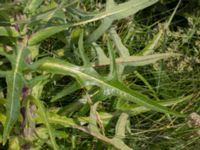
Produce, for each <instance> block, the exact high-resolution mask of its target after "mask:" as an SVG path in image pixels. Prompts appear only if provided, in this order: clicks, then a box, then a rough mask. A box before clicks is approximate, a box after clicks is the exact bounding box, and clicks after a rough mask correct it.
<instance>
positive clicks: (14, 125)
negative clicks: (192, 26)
mask: <svg viewBox="0 0 200 150" xmlns="http://www.w3.org/2000/svg"><path fill="white" fill-rule="evenodd" d="M157 1H158V0H139V1H138V0H129V1H127V2H123V3H120V4H117V3H116V2H115V1H114V0H107V1H106V3H105V4H102V5H103V6H105V9H103V10H101V11H99V12H86V11H85V10H84V9H81V5H82V6H84V3H82V2H80V1H70V0H67V1H55V0H50V1H45V0H22V1H15V2H10V1H9V2H6V1H5V2H3V3H1V5H0V14H1V15H0V17H1V22H0V38H1V45H0V55H1V57H0V58H1V59H0V67H1V68H0V78H1V80H2V81H4V82H6V85H3V84H2V85H1V89H0V90H1V91H0V105H1V106H0V107H1V109H0V123H1V125H0V130H1V133H0V143H1V144H2V145H3V146H4V147H5V148H8V149H27V148H28V149H40V148H42V147H43V148H46V149H51V148H53V149H57V150H58V149H67V148H75V147H76V144H77V145H78V144H79V143H80V142H81V141H77V140H76V139H75V137H76V136H78V135H77V134H80V136H81V135H83V134H82V132H83V133H86V134H88V135H90V136H91V137H93V138H95V139H97V140H98V141H101V142H103V143H106V144H107V146H106V147H109V146H111V147H114V148H116V149H121V150H129V149H132V148H133V149H134V147H130V146H129V145H128V144H126V142H125V137H126V130H127V125H128V122H129V116H134V115H138V114H141V113H144V112H147V111H150V110H153V111H156V112H161V113H164V114H166V115H167V116H168V117H169V116H170V115H172V116H175V117H185V116H186V115H185V114H182V113H179V112H177V111H175V110H172V109H170V108H167V107H166V106H171V105H176V104H177V103H180V102H183V101H186V100H188V99H190V98H191V97H192V95H189V96H187V97H178V98H174V99H172V100H160V99H159V97H158V95H156V93H155V91H154V89H153V88H152V87H151V85H150V84H149V83H148V81H147V80H146V79H145V78H144V77H143V76H142V75H141V74H139V72H135V73H136V75H137V77H138V78H139V79H141V80H142V81H143V82H144V83H145V85H147V87H148V88H149V89H150V91H151V92H152V94H153V95H154V96H153V98H150V97H149V96H148V95H144V94H143V93H142V92H141V91H138V90H134V89H131V88H129V87H128V86H127V85H126V84H125V83H124V80H123V75H124V73H125V69H126V67H127V66H129V67H131V68H136V67H138V66H144V65H149V64H153V63H155V62H157V61H159V60H161V59H164V58H169V57H179V56H180V55H179V54H175V53H154V51H153V49H154V48H155V47H156V46H158V45H159V40H160V39H162V36H163V34H164V31H165V30H167V29H168V26H169V24H170V22H171V20H172V18H173V16H174V14H175V12H176V9H177V8H176V9H175V10H174V13H173V14H172V15H171V18H170V19H169V20H168V21H167V22H166V24H165V26H164V28H163V29H162V30H160V31H159V33H158V34H157V35H156V36H155V37H154V39H152V41H150V42H149V44H148V45H147V46H146V47H145V48H144V49H143V50H141V52H140V53H139V54H135V55H130V53H129V50H128V49H127V48H126V47H125V46H124V45H123V42H122V41H121V38H120V36H119V35H118V33H117V31H116V28H115V27H114V24H115V22H117V21H119V20H120V19H123V18H126V17H129V16H133V15H134V14H135V13H137V12H138V11H140V10H142V9H144V8H146V7H149V6H151V5H153V4H155V3H156V2H157ZM177 7H178V5H177ZM72 33H73V34H72ZM102 36H104V39H103V40H104V41H103V42H105V43H106V44H105V45H106V46H105V45H104V47H103V44H101V42H100V41H101V38H102ZM53 38H55V39H56V40H57V41H59V42H61V43H62V44H61V45H59V44H57V45H56V46H58V47H59V48H58V49H56V48H55V49H53V52H48V51H47V52H46V51H45V50H44V51H43V48H42V46H44V45H45V43H47V44H49V43H48V42H47V41H50V46H51V42H52V41H53V40H52V39H53ZM52 44H53V42H52ZM62 45H63V46H62ZM47 46H49V45H47ZM60 46H62V47H60ZM59 51H60V52H61V53H60V52H59ZM66 54H67V55H68V56H67V55H66ZM94 55H95V56H94ZM70 57H71V58H70ZM74 57H78V59H79V60H80V61H79V62H78V61H76V60H78V59H76V60H72V58H74ZM92 57H96V58H97V60H96V59H94V58H92ZM69 58H70V59H69ZM91 60H94V61H91ZM108 67H109V73H108V74H107V75H105V73H101V71H100V70H101V68H108ZM134 70H135V69H134ZM66 78H67V79H68V80H69V81H68V82H67V83H66V85H65V87H64V88H63V89H61V90H60V91H58V92H57V93H51V94H52V95H51V96H52V98H51V100H50V101H49V98H47V97H46V98H47V99H45V96H44V95H43V94H42V93H43V92H46V91H45V86H46V85H48V84H52V83H54V84H53V85H56V84H57V83H59V82H60V80H61V79H66ZM76 91H79V96H78V95H77V97H79V98H78V99H76V101H73V102H68V103H67V104H66V103H65V106H63V105H62V106H60V105H58V103H59V102H61V103H62V101H61V99H62V98H64V97H66V96H68V95H72V94H73V93H74V92H76ZM111 98H114V99H115V105H116V106H115V107H113V108H112V112H111V111H108V110H106V109H102V107H103V105H101V103H102V102H105V101H106V100H108V99H111ZM154 99H156V100H154ZM98 107H99V108H98ZM113 111H114V113H113ZM5 112H6V113H5ZM112 118H118V120H117V122H116V126H115V134H114V135H113V137H108V136H107V135H108V133H107V131H106V126H107V125H108V124H109V121H110V120H111V119H112ZM70 129H71V130H73V131H74V133H75V134H74V135H73V132H72V131H71V130H70ZM77 131H80V132H77ZM88 138H89V137H88ZM65 141H67V143H68V144H62V143H64V142H65ZM91 145H92V144H91ZM93 146H94V147H98V145H96V146H95V145H93ZM101 147H105V145H102V146H101Z"/></svg>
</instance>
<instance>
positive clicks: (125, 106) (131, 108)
mask: <svg viewBox="0 0 200 150" xmlns="http://www.w3.org/2000/svg"><path fill="white" fill-rule="evenodd" d="M193 96H194V95H193V94H192V95H188V96H185V97H177V98H174V99H168V100H165V101H158V103H159V104H160V105H162V106H172V105H176V104H178V103H181V102H185V101H188V100H190V99H191V98H192V97H193ZM117 109H119V110H122V111H125V112H128V113H129V114H130V115H132V116H135V115H138V114H141V113H145V112H148V111H150V109H149V108H147V107H144V106H138V105H134V104H130V103H126V102H123V101H118V104H117Z"/></svg>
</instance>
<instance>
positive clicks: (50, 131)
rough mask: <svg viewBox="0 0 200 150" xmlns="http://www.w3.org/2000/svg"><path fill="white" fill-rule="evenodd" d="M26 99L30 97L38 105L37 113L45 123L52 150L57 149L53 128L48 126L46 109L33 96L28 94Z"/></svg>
mask: <svg viewBox="0 0 200 150" xmlns="http://www.w3.org/2000/svg"><path fill="white" fill-rule="evenodd" d="M28 99H31V100H32V101H33V103H34V104H35V105H36V106H37V107H38V114H39V115H40V117H41V119H42V122H43V123H44V124H45V126H46V128H47V130H48V134H49V137H50V140H51V144H52V147H53V149H54V150H58V149H59V148H58V146H57V144H56V140H55V136H54V131H53V128H52V127H51V126H50V123H49V117H48V114H47V113H46V110H45V108H44V106H43V104H42V102H41V101H40V100H39V99H37V98H35V97H33V96H29V97H28Z"/></svg>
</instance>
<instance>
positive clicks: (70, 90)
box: [51, 82, 81, 102]
mask: <svg viewBox="0 0 200 150" xmlns="http://www.w3.org/2000/svg"><path fill="white" fill-rule="evenodd" d="M80 88H81V87H80V84H78V83H77V82H73V83H69V84H68V85H66V86H65V87H64V88H63V90H61V91H60V92H58V93H57V94H56V95H55V96H54V97H53V98H52V99H51V102H55V101H57V100H59V99H60V98H62V97H65V96H67V95H69V94H71V93H73V92H75V91H76V90H78V89H80Z"/></svg>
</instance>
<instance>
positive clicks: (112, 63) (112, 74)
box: [107, 39, 118, 80]
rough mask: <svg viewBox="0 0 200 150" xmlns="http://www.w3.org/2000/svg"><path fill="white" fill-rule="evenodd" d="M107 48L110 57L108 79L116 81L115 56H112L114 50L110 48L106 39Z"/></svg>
mask: <svg viewBox="0 0 200 150" xmlns="http://www.w3.org/2000/svg"><path fill="white" fill-rule="evenodd" d="M107 47H108V52H109V56H110V74H109V78H110V79H112V80H118V74H117V65H116V62H115V54H114V50H113V48H112V46H111V43H110V40H109V39H108V42H107Z"/></svg>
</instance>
